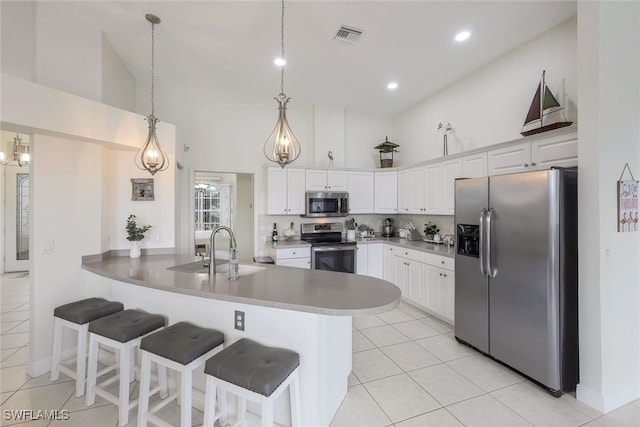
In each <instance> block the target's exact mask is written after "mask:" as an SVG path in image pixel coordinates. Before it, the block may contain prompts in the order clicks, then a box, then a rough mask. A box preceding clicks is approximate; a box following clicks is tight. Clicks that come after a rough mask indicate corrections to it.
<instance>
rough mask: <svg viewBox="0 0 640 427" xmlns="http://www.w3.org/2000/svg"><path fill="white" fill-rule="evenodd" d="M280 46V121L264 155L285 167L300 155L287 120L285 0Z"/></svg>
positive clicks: (296, 140)
mask: <svg viewBox="0 0 640 427" xmlns="http://www.w3.org/2000/svg"><path fill="white" fill-rule="evenodd" d="M280 47H281V49H282V57H281V58H280V59H281V60H282V62H281V63H282V68H281V71H280V94H279V95H278V96H277V97H276V98H274V99H275V100H276V102H277V103H278V121H277V123H276V127H275V128H274V129H273V132H271V135H269V138H267V141H266V142H265V143H264V149H263V150H264V155H265V156H266V158H267V159H268V160H269V161H271V162H275V163H278V164H279V165H280V166H281V167H283V168H284V167H285V166H286V165H288V164H289V163H291V162H293V161H295V160H296V159H297V158H298V156H300V143H299V142H298V138H296V136H295V135H294V134H293V132H292V131H291V128H290V127H289V122H288V121H287V103H288V102H289V100H290V99H291V98H289V97H288V96H287V95H285V94H284V0H282V14H281V21H280Z"/></svg>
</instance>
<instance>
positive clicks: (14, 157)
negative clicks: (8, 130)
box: [0, 133, 31, 167]
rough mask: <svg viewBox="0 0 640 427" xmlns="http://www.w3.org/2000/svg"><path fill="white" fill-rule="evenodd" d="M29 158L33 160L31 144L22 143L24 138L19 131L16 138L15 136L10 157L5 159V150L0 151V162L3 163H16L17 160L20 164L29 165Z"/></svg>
mask: <svg viewBox="0 0 640 427" xmlns="http://www.w3.org/2000/svg"><path fill="white" fill-rule="evenodd" d="M29 160H31V156H30V155H29V146H28V145H27V144H23V143H22V138H20V135H18V134H17V133H16V136H15V138H13V148H12V151H11V155H10V156H9V158H6V159H5V156H4V152H3V151H0V164H2V165H8V164H14V162H15V163H17V164H18V166H20V167H22V166H25V165H28V164H29Z"/></svg>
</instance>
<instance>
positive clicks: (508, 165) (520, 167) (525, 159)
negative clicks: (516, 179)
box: [487, 142, 531, 176]
mask: <svg viewBox="0 0 640 427" xmlns="http://www.w3.org/2000/svg"><path fill="white" fill-rule="evenodd" d="M487 164H488V171H489V175H490V176H491V175H503V174H506V173H517V172H527V171H530V170H531V143H530V142H523V143H520V144H514V145H510V146H508V147H504V148H498V149H496V150H491V151H489V152H488V153H487Z"/></svg>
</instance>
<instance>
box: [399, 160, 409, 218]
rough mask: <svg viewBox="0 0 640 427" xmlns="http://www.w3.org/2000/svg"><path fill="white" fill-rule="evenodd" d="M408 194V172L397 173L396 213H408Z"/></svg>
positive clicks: (406, 170)
mask: <svg viewBox="0 0 640 427" xmlns="http://www.w3.org/2000/svg"><path fill="white" fill-rule="evenodd" d="M410 192H411V185H410V184H409V170H408V169H405V170H401V171H398V213H401V214H405V213H406V214H408V213H409V199H410Z"/></svg>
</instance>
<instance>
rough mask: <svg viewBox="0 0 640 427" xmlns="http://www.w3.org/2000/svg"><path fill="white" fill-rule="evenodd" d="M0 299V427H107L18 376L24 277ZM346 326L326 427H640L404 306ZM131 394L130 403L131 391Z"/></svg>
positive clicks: (0, 282) (638, 415)
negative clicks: (537, 380)
mask: <svg viewBox="0 0 640 427" xmlns="http://www.w3.org/2000/svg"><path fill="white" fill-rule="evenodd" d="M0 297H1V304H0V305H1V310H0V316H1V318H0V320H1V322H0V333H1V336H0V338H1V340H0V342H1V345H0V367H1V368H0V370H1V372H0V410H1V411H0V412H2V416H1V418H0V425H3V426H4V425H20V426H55V427H58V426H62V427H71V426H78V427H84V426H91V427H102V426H109V427H114V426H116V425H117V417H118V414H117V408H116V407H115V406H114V405H111V404H110V403H108V402H106V401H104V400H102V399H101V398H99V397H98V398H97V401H96V404H95V405H94V406H93V407H91V408H87V407H86V406H85V405H84V399H82V398H76V397H74V396H73V392H74V385H73V382H71V380H70V379H69V378H67V377H65V376H64V375H61V378H60V380H59V381H57V382H55V383H51V382H50V381H49V377H48V375H42V376H40V377H37V378H31V377H29V376H28V375H27V374H26V363H27V358H28V349H29V292H28V277H26V275H24V274H5V275H1V276H0ZM353 326H354V328H353V373H352V374H351V376H350V377H349V390H348V393H347V396H346V398H345V400H344V401H343V403H342V406H341V407H340V409H339V410H338V413H337V414H336V417H335V418H334V420H333V422H332V424H331V426H332V427H342V426H344V427H357V426H362V427H375V426H381V427H384V426H397V427H422V426H443V427H446V426H452V427H453V426H458V427H459V426H488V427H495V426H537V427H552V426H559V427H569V426H588V427H601V426H606V427H632V426H636V427H640V400H636V401H635V402H632V403H630V404H628V405H626V406H624V407H622V408H619V409H617V410H615V411H612V412H610V413H608V414H606V415H602V414H600V413H599V412H597V411H595V410H594V409H592V408H590V407H588V406H586V405H583V404H581V403H580V402H578V401H576V399H575V397H574V396H573V395H571V394H566V395H563V396H562V397H561V398H560V399H556V398H553V397H551V396H549V395H548V394H547V393H545V392H544V391H542V389H540V388H539V387H538V386H536V385H534V384H532V383H531V382H529V381H527V380H526V379H524V378H523V377H521V376H519V375H518V374H515V373H514V372H512V371H511V370H509V369H507V368H505V367H503V366H502V365H500V364H497V363H495V362H493V361H491V360H489V359H488V358H486V357H483V356H481V355H479V354H478V353H476V352H474V351H473V350H471V349H468V348H467V347H465V346H462V345H460V344H458V343H457V342H456V341H455V339H454V338H453V331H452V328H451V326H450V325H448V324H446V323H443V322H441V321H439V320H437V319H435V318H433V317H430V316H428V315H427V314H425V313H424V312H422V311H420V310H418V309H416V308H415V307H413V306H411V305H409V304H406V303H401V304H400V305H399V306H398V308H397V309H395V310H393V311H390V312H388V313H384V314H381V315H377V316H365V317H357V318H354V319H353ZM116 385H117V384H114V386H116ZM132 394H137V387H135V386H134V387H133V388H132ZM15 409H32V410H34V411H37V410H38V409H49V410H65V411H68V412H65V413H68V420H53V421H49V420H47V421H45V420H42V419H40V420H36V421H29V422H27V421H24V420H23V421H18V420H8V419H6V415H7V413H6V412H5V411H10V410H15ZM34 414H35V415H37V413H35V412H34ZM60 414H62V412H61V413H60ZM163 416H164V417H166V418H167V419H169V420H173V421H172V422H174V423H177V421H178V420H179V412H178V408H177V406H175V405H173V406H172V405H169V406H168V407H167V408H165V410H164V414H163ZM193 417H194V424H195V425H200V424H199V423H201V422H202V413H201V412H200V411H197V410H194V415H193ZM130 418H131V422H130V423H129V425H130V426H135V424H136V422H135V409H134V410H132V412H131V415H130Z"/></svg>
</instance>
